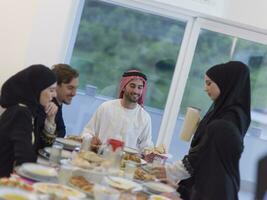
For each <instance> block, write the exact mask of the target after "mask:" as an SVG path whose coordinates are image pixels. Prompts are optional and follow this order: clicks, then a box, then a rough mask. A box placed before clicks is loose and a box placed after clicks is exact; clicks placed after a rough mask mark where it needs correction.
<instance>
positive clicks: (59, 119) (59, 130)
mask: <svg viewBox="0 0 267 200" xmlns="http://www.w3.org/2000/svg"><path fill="white" fill-rule="evenodd" d="M55 121H56V126H57V127H56V135H57V137H62V138H63V137H65V135H66V127H65V123H64V120H63V116H62V106H60V107H59V108H58V112H57V114H56V120H55Z"/></svg>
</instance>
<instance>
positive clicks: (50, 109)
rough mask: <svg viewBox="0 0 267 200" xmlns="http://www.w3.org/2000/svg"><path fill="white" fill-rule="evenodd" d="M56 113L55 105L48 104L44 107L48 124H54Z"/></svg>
mask: <svg viewBox="0 0 267 200" xmlns="http://www.w3.org/2000/svg"><path fill="white" fill-rule="evenodd" d="M57 111H58V107H57V105H56V104H55V103H53V102H50V103H49V104H48V105H47V106H46V107H45V113H46V118H47V120H48V121H49V122H52V123H54V122H55V117H56V114H57Z"/></svg>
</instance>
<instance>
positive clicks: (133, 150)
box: [123, 147, 139, 154]
mask: <svg viewBox="0 0 267 200" xmlns="http://www.w3.org/2000/svg"><path fill="white" fill-rule="evenodd" d="M123 151H124V152H125V153H128V154H138V153H139V151H138V150H137V149H134V148H131V147H124V148H123Z"/></svg>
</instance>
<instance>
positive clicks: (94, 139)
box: [90, 136, 102, 152]
mask: <svg viewBox="0 0 267 200" xmlns="http://www.w3.org/2000/svg"><path fill="white" fill-rule="evenodd" d="M101 145H102V142H101V140H100V139H99V138H98V137H97V136H93V137H92V140H91V145H90V148H91V150H92V151H93V152H97V151H98V149H99V147H100V146H101Z"/></svg>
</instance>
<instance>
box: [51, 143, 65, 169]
mask: <svg viewBox="0 0 267 200" xmlns="http://www.w3.org/2000/svg"><path fill="white" fill-rule="evenodd" d="M62 149H63V145H61V144H53V146H52V148H51V152H50V156H49V164H50V165H51V166H58V165H59V161H60V159H61V152H62Z"/></svg>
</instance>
